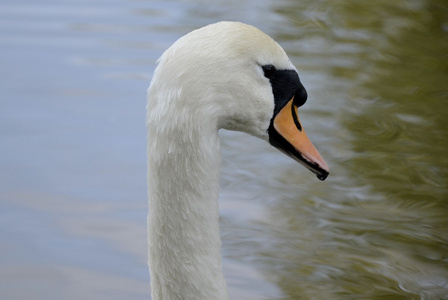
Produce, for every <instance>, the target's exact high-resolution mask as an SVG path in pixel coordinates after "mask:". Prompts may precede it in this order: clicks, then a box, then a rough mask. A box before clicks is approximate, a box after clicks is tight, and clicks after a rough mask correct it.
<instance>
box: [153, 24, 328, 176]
mask: <svg viewBox="0 0 448 300" xmlns="http://www.w3.org/2000/svg"><path fill="white" fill-rule="evenodd" d="M306 100H307V92H306V90H305V88H304V87H303V85H302V83H301V81H300V79H299V76H298V72H297V69H296V68H295V67H294V65H293V64H292V63H291V61H290V60H289V58H288V56H287V54H286V53H285V51H284V50H283V49H282V48H281V46H280V45H279V44H277V43H276V42H275V41H274V40H273V39H272V38H270V37H269V36H268V35H266V34H264V33H263V32H262V31H260V30H258V29H257V28H255V27H253V26H250V25H246V24H242V23H238V22H219V23H215V24H211V25H208V26H205V27H202V28H200V29H197V30H195V31H192V32H190V33H189V34H187V35H185V36H183V37H181V38H180V39H179V40H177V41H176V42H175V43H174V44H173V45H172V46H171V47H170V48H169V49H168V50H166V51H165V53H164V54H163V55H162V56H161V57H160V59H159V61H158V66H157V68H156V70H155V72H154V76H153V79H152V81H151V85H150V87H149V90H148V120H147V122H148V126H149V127H150V126H153V125H154V124H155V123H157V126H159V130H163V129H160V128H165V129H168V128H171V129H173V128H181V129H183V130H185V131H187V132H186V133H185V138H188V136H189V135H192V134H194V132H195V130H194V129H193V128H204V127H206V128H208V129H211V130H217V129H220V128H224V129H228V130H237V131H242V132H246V133H248V134H251V135H254V136H256V137H259V138H261V139H264V140H266V141H268V142H269V143H270V144H271V145H273V146H275V147H276V148H278V149H279V150H281V151H282V152H284V153H285V154H287V155H289V156H290V157H292V158H294V159H295V160H297V161H298V162H299V163H301V164H302V165H304V166H305V167H307V168H308V169H309V170H311V171H312V172H313V173H315V174H316V175H317V177H318V178H319V179H320V180H324V179H325V178H326V177H327V176H328V174H329V168H328V166H327V164H326V162H325V161H324V159H323V158H322V157H321V155H320V154H319V152H318V151H317V150H316V148H315V147H314V146H313V144H312V143H311V142H310V140H309V138H308V137H307V135H306V133H305V131H304V129H303V127H302V124H301V123H300V120H299V117H298V112H297V111H298V108H299V107H300V106H302V105H303V104H304V103H305V102H306Z"/></svg>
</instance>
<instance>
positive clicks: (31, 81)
mask: <svg viewBox="0 0 448 300" xmlns="http://www.w3.org/2000/svg"><path fill="white" fill-rule="evenodd" d="M219 20H238V21H242V22H246V23H249V24H252V25H255V26H257V27H259V28H260V29H261V30H263V31H265V32H266V33H267V34H269V35H270V36H272V37H273V38H274V39H275V40H277V41H278V42H279V43H280V44H281V45H282V46H283V47H284V49H285V50H286V52H287V53H288V54H289V56H290V58H291V60H292V61H293V63H294V64H295V65H296V66H297V68H298V70H299V73H300V77H301V80H302V82H303V83H304V85H305V87H306V89H307V90H308V94H309V100H308V102H307V103H306V105H305V106H303V107H301V108H300V110H299V114H300V118H301V120H302V123H303V125H304V127H305V128H306V130H307V132H308V135H309V136H310V138H311V140H312V141H313V142H314V144H315V146H316V147H317V148H318V149H319V151H320V153H321V154H322V156H323V157H324V158H325V159H326V161H327V163H328V164H329V166H330V168H331V174H330V176H329V178H328V179H327V180H326V181H324V182H320V181H319V180H317V179H316V178H315V176H314V175H313V174H312V173H310V172H309V171H308V170H306V169H305V168H303V167H301V166H300V165H298V164H297V163H296V162H294V161H293V160H291V159H290V158H288V157H286V156H285V155H283V154H281V153H280V152H278V151H277V150H275V149H274V148H273V147H271V146H269V145H268V144H267V143H265V142H263V141H259V140H257V139H255V138H253V137H250V136H247V135H245V134H242V133H236V132H226V131H222V132H221V133H220V135H221V137H222V143H223V150H222V155H223V166H222V179H221V187H222V188H221V193H220V214H221V231H222V239H223V256H224V269H225V270H224V271H225V276H226V279H227V282H228V286H229V291H230V296H231V299H242V300H252V299H278V300H279V299H282V300H286V299H448V158H447V153H448V149H447V148H448V147H447V146H448V143H447V140H448V117H447V116H448V103H447V100H448V2H447V1H442V0H396V1H390V0H388V1H386V0H377V1H357V0H347V1H331V0H326V1H325V0H322V1H315V0H313V1H312V0H301V1H299V0H261V1H260V0H256V1H255V0H248V1H234V0H230V1H229V0H227V1H224V0H220V1H203V0H193V1H182V0H177V1H162V0H160V1H144V0H107V1H106V0H93V1H86V0H76V1H75V0H59V1H56V0H39V1H35V0H22V1H15V0H1V1H0V24H1V25H0V76H1V83H0V154H1V155H0V298H1V299H10V300H15V299H36V300H39V299H46V300H51V299H66V300H70V299H96V300H101V299H112V300H114V299H149V298H150V288H149V274H148V268H147V265H146V255H147V254H146V213H147V199H146V136H145V102H146V99H145V97H146V89H147V87H148V85H149V82H150V79H151V76H152V75H151V74H152V72H153V70H154V68H155V63H156V60H157V58H158V57H159V56H160V55H161V54H162V52H163V51H164V50H165V49H166V48H168V47H169V46H170V45H171V43H173V42H174V41H175V40H176V39H177V38H179V37H180V36H182V35H184V34H186V33H187V32H189V31H191V30H193V29H195V28H198V27H201V26H203V25H206V24H209V23H213V22H216V21H219Z"/></svg>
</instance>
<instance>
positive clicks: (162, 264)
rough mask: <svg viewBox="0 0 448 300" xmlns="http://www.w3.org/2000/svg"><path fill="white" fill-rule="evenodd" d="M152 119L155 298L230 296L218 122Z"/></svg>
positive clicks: (150, 164)
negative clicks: (220, 194) (160, 121)
mask: <svg viewBox="0 0 448 300" xmlns="http://www.w3.org/2000/svg"><path fill="white" fill-rule="evenodd" d="M172 125H173V124H171V126H166V128H165V129H164V130H160V126H159V127H158V129H157V130H156V128H157V127H156V126H151V119H150V118H149V121H148V194H149V214H148V244H149V255H148V257H149V266H150V276H151V288H152V292H151V293H152V299H153V300H159V299H163V300H169V299H196V300H200V299H219V300H220V299H228V295H227V288H226V283H225V280H224V277H223V273H222V261H221V240H220V232H219V222H218V221H219V214H218V188H219V170H220V163H221V158H220V141H219V137H218V133H217V129H216V125H212V126H208V125H207V124H197V123H196V126H195V125H193V124H191V123H190V124H185V123H184V124H177V125H178V126H172Z"/></svg>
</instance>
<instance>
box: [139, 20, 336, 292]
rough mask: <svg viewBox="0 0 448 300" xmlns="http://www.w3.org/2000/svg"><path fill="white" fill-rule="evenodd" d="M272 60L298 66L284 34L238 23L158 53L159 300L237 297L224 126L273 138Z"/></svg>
mask: <svg viewBox="0 0 448 300" xmlns="http://www.w3.org/2000/svg"><path fill="white" fill-rule="evenodd" d="M266 65H270V66H275V68H276V69H277V70H290V71H294V72H295V73H297V71H296V69H295V67H294V66H293V65H292V63H291V62H290V60H289V59H288V56H287V55H286V53H285V52H284V51H283V49H282V48H281V47H280V46H279V45H278V44H277V43H276V42H275V41H273V40H272V39H271V38H270V37H268V36H267V35H265V34H264V33H262V32H261V31H259V30H258V29H256V28H255V27H252V26H249V25H245V24H242V23H235V22H220V23H216V24H212V25H209V26H206V27H203V28H201V29H198V30H195V31H193V32H191V33H189V34H187V35H186V36H184V37H182V38H180V39H179V40H178V41H176V42H175V43H174V44H173V45H172V46H171V47H170V48H169V49H168V50H167V51H165V53H164V54H163V55H162V56H161V58H160V59H159V61H158V66H157V68H156V70H155V72H154V76H153V79H152V81H151V85H150V87H149V89H148V104H147V128H148V194H149V214H148V243H149V266H150V276H151V288H152V299H153V300H159V299H163V300H171V299H192V300H193V299H194V300H201V299H204V300H205V299H207V300H212V299H228V293H227V288H226V283H225V280H224V277H223V273H222V262H221V240H220V234H219V224H218V202H217V200H218V188H219V169H220V163H221V158H220V140H219V137H218V130H219V129H220V128H225V129H229V130H238V131H243V132H246V133H249V134H251V135H254V136H257V137H259V138H261V139H264V140H266V141H270V132H272V131H274V129H271V130H269V128H270V126H271V127H272V124H273V122H272V120H273V118H274V117H275V116H274V113H273V112H274V108H275V107H276V106H278V105H279V104H278V103H276V99H274V93H273V82H274V81H275V80H274V79H272V78H268V77H267V75H266V73H264V69H263V66H266ZM297 78H298V77H297ZM294 94H295V91H294ZM293 96H294V95H293ZM288 100H289V99H288ZM271 143H272V141H271ZM275 146H276V147H278V148H281V147H279V146H278V145H275ZM286 152H288V151H286ZM288 154H289V155H291V153H288ZM291 156H292V155H291ZM306 160H309V159H306ZM306 160H303V159H302V161H306ZM322 161H323V160H322ZM302 163H303V162H302ZM317 164H320V165H321V167H322V168H323V169H325V170H327V169H328V167H326V165H325V166H322V163H320V162H317ZM323 164H324V163H323ZM327 171H328V170H327ZM313 172H314V171H313ZM315 173H316V172H315ZM327 173H328V172H327ZM316 174H317V173H316ZM325 177H326V176H325Z"/></svg>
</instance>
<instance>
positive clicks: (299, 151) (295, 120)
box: [269, 97, 330, 180]
mask: <svg viewBox="0 0 448 300" xmlns="http://www.w3.org/2000/svg"><path fill="white" fill-rule="evenodd" d="M293 100H294V97H293V98H292V99H291V100H290V101H289V102H288V103H287V104H286V105H285V106H284V107H283V108H282V109H281V110H280V111H279V112H278V113H277V115H276V116H275V117H274V119H273V121H272V124H271V127H270V130H269V140H270V143H271V144H272V145H273V146H275V147H277V148H278V149H279V150H280V151H282V152H284V153H285V154H287V155H288V156H290V157H292V158H294V159H295V160H296V161H298V162H299V163H300V164H302V165H303V166H305V167H306V168H308V169H309V170H310V171H311V172H313V173H314V174H316V176H317V178H319V179H320V180H325V178H327V176H328V174H329V171H330V170H329V168H328V165H327V163H326V162H325V160H324V159H323V158H322V156H321V155H320V154H319V152H318V151H317V149H316V148H315V147H314V145H313V144H312V143H311V141H310V139H309V138H308V136H307V135H306V132H305V130H304V129H303V128H302V125H301V124H300V120H299V116H298V115H297V106H296V105H294V103H293Z"/></svg>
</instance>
